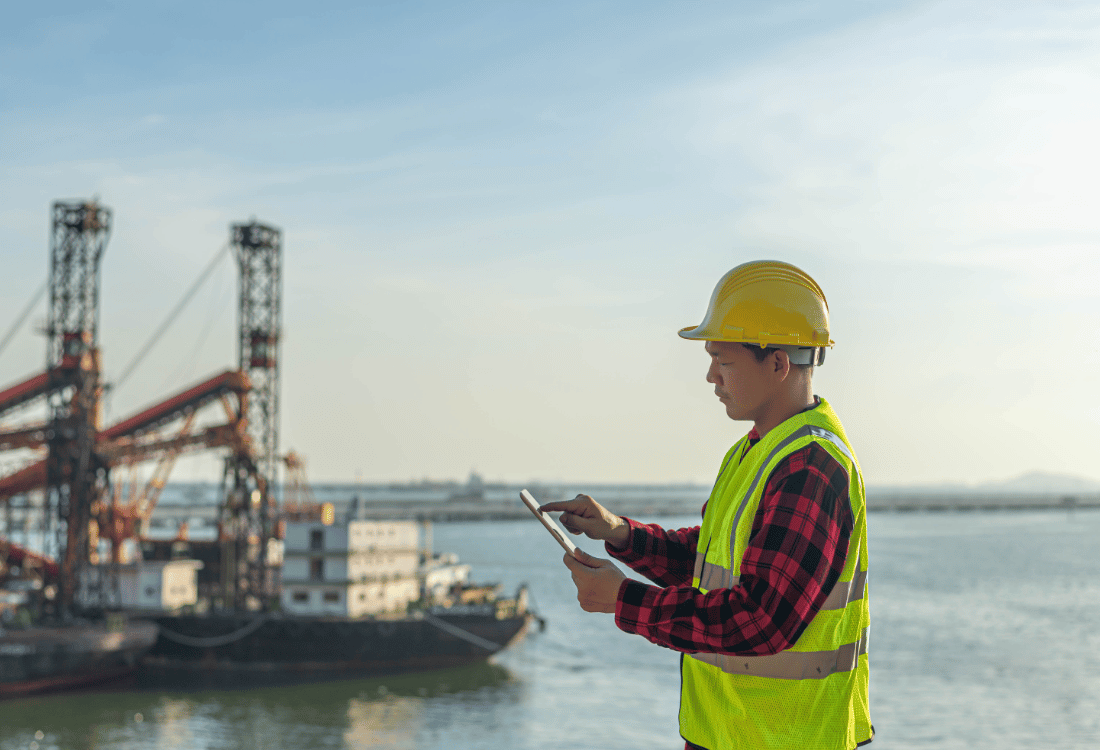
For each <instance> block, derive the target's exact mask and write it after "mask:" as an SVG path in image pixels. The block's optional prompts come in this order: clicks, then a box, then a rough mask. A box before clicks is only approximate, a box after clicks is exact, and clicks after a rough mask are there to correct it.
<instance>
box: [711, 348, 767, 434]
mask: <svg viewBox="0 0 1100 750" xmlns="http://www.w3.org/2000/svg"><path fill="white" fill-rule="evenodd" d="M706 349H707V354H709V355H710V369H709V370H707V382H708V383H713V384H714V395H716V396H718V400H719V401H721V402H722V405H723V406H725V407H726V416H728V417H729V418H730V419H736V420H754V421H755V420H756V418H757V417H758V416H759V415H760V413H761V407H762V406H763V405H764V404H765V403H766V402H767V400H768V398H769V397H770V395H771V393H772V390H773V388H774V386H773V383H772V378H769V377H768V375H769V373H770V371H771V369H772V367H771V365H772V363H771V362H770V360H771V357H765V359H764V361H763V362H757V361H756V357H755V356H754V355H753V353H752V352H750V351H749V350H748V349H746V348H745V347H744V346H742V345H741V344H732V343H729V342H726V341H708V342H707V344H706Z"/></svg>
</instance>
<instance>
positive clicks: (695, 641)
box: [605, 428, 854, 656]
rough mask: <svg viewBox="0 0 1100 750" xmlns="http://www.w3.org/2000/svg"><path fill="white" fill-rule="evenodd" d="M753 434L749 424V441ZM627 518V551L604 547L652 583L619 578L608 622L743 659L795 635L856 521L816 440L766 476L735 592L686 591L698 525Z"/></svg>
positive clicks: (844, 479) (837, 471)
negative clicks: (680, 525) (669, 524)
mask: <svg viewBox="0 0 1100 750" xmlns="http://www.w3.org/2000/svg"><path fill="white" fill-rule="evenodd" d="M759 439H760V436H759V435H758V434H757V432H756V430H755V428H754V429H753V431H752V432H750V433H749V440H750V441H751V445H752V446H755V445H756V443H757V442H758V441H759ZM749 450H750V451H751V450H752V448H751V447H750V448H749ZM703 511H704V513H705V512H706V505H704V506H703ZM625 520H626V521H627V523H628V524H629V525H630V532H631V533H630V541H629V543H628V544H627V547H626V548H625V549H624V550H622V551H619V550H616V549H613V548H612V547H611V546H610V545H605V547H606V549H607V551H608V553H609V554H610V555H611V556H612V557H614V558H616V559H618V560H620V561H622V562H624V563H626V564H627V565H629V566H630V567H631V568H633V569H634V570H636V571H637V572H639V573H641V574H642V575H644V576H645V577H646V578H649V579H650V580H651V581H653V582H654V583H656V584H658V585H657V586H649V585H647V584H644V583H641V582H640V581H635V580H631V579H627V580H626V581H624V582H623V585H622V587H621V588H620V589H619V599H618V602H617V604H616V605H615V624H616V625H618V626H619V628H620V629H622V630H624V631H626V632H627V633H637V634H638V635H640V636H642V637H644V638H647V639H648V640H650V641H652V642H653V643H656V644H657V645H659V646H665V647H666V648H671V649H675V650H676V651H683V652H687V653H695V652H710V653H724V654H737V655H748V656H766V655H769V654H775V653H778V652H780V651H783V650H784V649H786V648H789V647H790V646H791V645H792V644H794V642H795V641H797V640H798V637H799V636H800V635H802V631H804V630H805V629H806V626H807V625H809V624H810V620H812V619H813V617H814V615H815V614H816V613H817V611H818V609H820V608H821V605H822V604H823V603H824V602H825V599H826V598H827V597H828V596H829V592H830V591H832V588H833V585H834V584H835V583H836V582H837V580H839V578H840V573H841V570H842V568H843V567H844V560H845V558H846V557H847V555H848V539H849V537H850V536H851V534H852V528H853V525H854V520H853V518H852V512H851V503H850V502H849V500H848V475H847V472H845V470H844V468H843V467H842V466H841V465H840V463H838V462H837V460H836V459H834V458H833V457H832V456H830V455H829V453H828V452H827V451H825V449H823V448H821V447H820V446H818V445H817V444H815V443H811V444H810V445H808V446H807V447H805V448H802V449H801V450H798V451H796V452H794V453H792V454H791V455H789V456H787V457H786V458H784V459H783V460H782V461H781V462H780V463H779V465H778V466H777V467H776V468H775V470H774V471H773V472H772V474H771V476H770V477H769V479H768V482H767V484H766V485H765V488H764V494H763V496H762V498H761V500H760V506H759V508H758V509H757V512H756V517H755V518H754V519H753V524H752V532H751V536H750V537H749V543H748V548H747V549H746V550H745V555H744V557H743V558H742V560H741V581H740V583H739V584H738V585H737V586H736V587H734V588H730V589H712V590H710V591H708V592H707V593H705V594H704V593H702V592H700V591H699V590H698V589H696V588H693V587H692V585H691V581H692V574H693V572H694V568H695V548H696V543H697V542H698V540H699V528H700V527H698V526H694V527H691V528H686V529H677V530H665V529H662V528H661V527H659V526H657V525H643V524H641V523H638V522H637V521H633V520H631V519H629V518H628V519H625Z"/></svg>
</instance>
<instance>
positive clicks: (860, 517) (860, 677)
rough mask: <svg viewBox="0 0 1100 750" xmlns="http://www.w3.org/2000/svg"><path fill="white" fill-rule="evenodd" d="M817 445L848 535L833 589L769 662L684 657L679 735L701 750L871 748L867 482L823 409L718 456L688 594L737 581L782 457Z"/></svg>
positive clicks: (839, 430)
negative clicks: (840, 498)
mask: <svg viewBox="0 0 1100 750" xmlns="http://www.w3.org/2000/svg"><path fill="white" fill-rule="evenodd" d="M810 443H817V444H818V445H819V446H821V447H822V448H824V449H825V450H826V451H828V452H829V455H831V456H832V457H833V458H835V459H836V460H837V461H838V462H839V463H840V465H841V466H842V467H844V470H845V471H846V472H847V474H848V499H849V501H850V502H851V510H852V518H853V520H854V522H855V526H854V528H853V530H852V536H851V539H850V541H849V543H848V557H847V558H846V559H845V561H844V569H843V571H842V572H841V575H840V580H839V581H838V582H837V583H836V585H835V586H834V587H833V590H832V591H831V592H830V593H829V597H828V598H827V599H826V600H825V604H824V605H823V606H822V607H821V609H820V610H819V611H818V612H817V614H816V615H815V616H814V618H813V620H811V621H810V624H809V625H808V626H807V627H806V629H805V630H804V631H803V633H802V635H801V636H799V638H798V641H797V642H796V643H795V644H794V645H792V646H791V647H790V648H788V649H787V650H785V651H781V652H780V653H778V654H774V655H770V656H737V655H734V654H717V653H697V654H685V655H684V656H683V657H682V658H681V660H680V674H681V677H682V680H681V683H682V687H681V693H680V734H681V735H683V737H684V739H686V740H687V741H689V742H691V743H692V744H694V745H698V746H699V747H703V748H707V750H726V748H752V749H753V750H788V749H789V750H808V749H812V750H852V748H854V747H856V746H857V745H858V744H860V743H863V742H866V741H867V740H869V739H870V738H871V734H872V729H871V720H870V714H869V710H868V705H867V682H868V674H869V671H868V663H867V636H868V626H869V624H870V609H869V607H868V597H867V515H866V504H865V502H864V492H863V477H862V476H861V474H860V470H859V462H858V461H857V460H856V457H855V452H854V451H853V450H852V448H851V446H850V445H849V443H848V438H847V437H846V436H845V434H844V428H843V427H842V426H841V424H840V420H839V419H838V418H837V416H836V414H835V413H834V412H833V410H832V409H831V408H830V407H829V405H828V403H826V402H825V400H824V399H819V404H818V406H817V407H815V408H813V409H810V410H808V411H804V412H802V413H800V414H797V415H795V416H793V417H791V418H790V419H788V420H787V421H786V422H783V423H782V424H781V425H779V426H778V427H776V428H774V429H773V430H771V431H770V432H768V434H767V435H765V436H764V437H763V438H762V439H761V440H760V441H759V442H758V443H757V444H756V445H754V446H752V449H751V450H749V444H748V436H746V437H744V438H742V439H741V440H740V441H738V442H737V444H735V445H734V446H733V448H731V449H730V451H729V453H727V454H726V458H725V461H724V463H723V465H722V470H721V471H720V472H719V474H718V479H717V481H716V482H715V484H714V489H713V490H712V491H711V495H710V501H709V502H708V503H707V508H706V512H705V514H704V516H703V525H702V528H701V529H700V531H699V545H698V549H697V552H696V558H695V574H694V577H693V579H692V586H694V587H695V588H697V589H699V590H700V591H702V592H704V593H705V592H707V591H709V590H710V589H719V588H733V587H735V586H737V585H738V584H739V582H740V571H741V558H742V557H743V556H744V554H745V549H746V547H747V546H748V542H749V534H750V532H751V530H752V523H753V519H754V518H755V516H756V510H757V507H758V506H759V504H760V498H761V496H762V495H763V493H764V487H765V486H766V485H767V482H768V477H770V476H771V473H772V471H774V470H775V467H776V466H778V465H779V462H780V461H782V460H783V459H784V458H785V457H787V456H789V455H790V454H792V453H794V452H795V451H798V450H800V449H801V448H805V447H806V446H807V445H809V444H810Z"/></svg>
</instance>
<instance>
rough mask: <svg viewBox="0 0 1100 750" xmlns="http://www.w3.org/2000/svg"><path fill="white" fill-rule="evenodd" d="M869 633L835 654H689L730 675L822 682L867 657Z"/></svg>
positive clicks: (849, 668) (786, 652) (867, 630)
mask: <svg viewBox="0 0 1100 750" xmlns="http://www.w3.org/2000/svg"><path fill="white" fill-rule="evenodd" d="M868 633H869V629H868V628H864V629H863V632H862V634H861V635H860V637H859V640H858V641H856V642H854V643H845V644H844V645H843V646H841V647H840V648H838V649H837V650H835V651H780V652H779V653H778V654H771V655H770V656H734V655H732V654H689V656H691V657H692V658H693V659H698V660H699V661H701V662H704V663H706V664H710V665H712V666H715V667H718V668H719V669H721V670H722V671H723V672H726V673H728V674H747V675H753V676H754V677H772V678H775V679H777V680H820V679H824V678H826V677H828V676H829V675H831V674H836V673H837V672H850V671H852V670H853V669H855V668H856V665H857V664H859V657H860V656H862V655H863V654H866V653H867V642H868Z"/></svg>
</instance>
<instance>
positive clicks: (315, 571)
mask: <svg viewBox="0 0 1100 750" xmlns="http://www.w3.org/2000/svg"><path fill="white" fill-rule="evenodd" d="M309 579H310V580H311V581H323V580H325V558H323V557H315V558H313V559H312V560H310V561H309Z"/></svg>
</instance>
